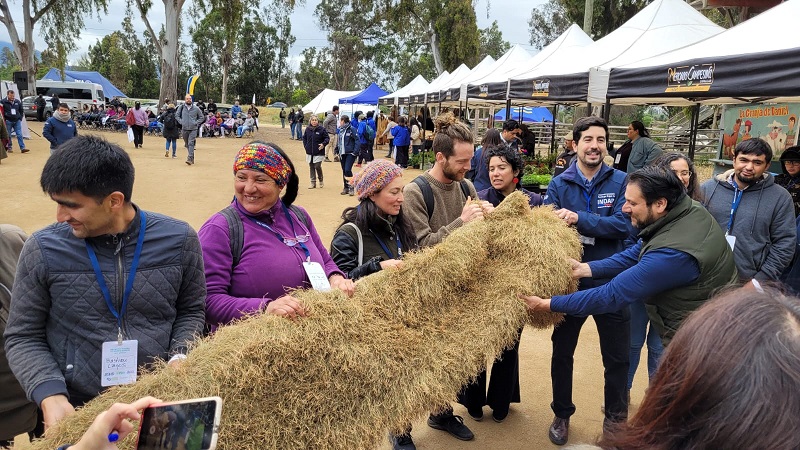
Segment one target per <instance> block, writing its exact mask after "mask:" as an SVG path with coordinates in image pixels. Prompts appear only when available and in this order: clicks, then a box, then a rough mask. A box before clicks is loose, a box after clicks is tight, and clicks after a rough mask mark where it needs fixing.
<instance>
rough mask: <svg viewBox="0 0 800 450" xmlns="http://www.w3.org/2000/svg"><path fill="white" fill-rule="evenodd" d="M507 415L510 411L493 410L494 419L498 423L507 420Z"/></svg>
mask: <svg viewBox="0 0 800 450" xmlns="http://www.w3.org/2000/svg"><path fill="white" fill-rule="evenodd" d="M506 417H508V411H506V412H505V413H503V412H499V411H496V410H495V411H492V420H494V421H495V422H497V423H503V421H504V420H506Z"/></svg>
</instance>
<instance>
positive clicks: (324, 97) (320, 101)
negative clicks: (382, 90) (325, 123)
mask: <svg viewBox="0 0 800 450" xmlns="http://www.w3.org/2000/svg"><path fill="white" fill-rule="evenodd" d="M359 92H361V91H334V90H333V89H323V91H322V92H320V93H319V95H317V96H316V97H314V99H313V100H311V101H310V102H308V104H307V105H305V106H303V112H308V113H312V114H326V113H328V112H330V111H331V110H332V109H333V107H334V105H338V104H339V99H340V98H344V97H349V96H351V95H355V94H358V93H359ZM340 108H344V107H340ZM347 108H348V110H350V113H351V114H352V112H353V111H372V110H374V109H375V105H347Z"/></svg>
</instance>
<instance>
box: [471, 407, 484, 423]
mask: <svg viewBox="0 0 800 450" xmlns="http://www.w3.org/2000/svg"><path fill="white" fill-rule="evenodd" d="M467 413H469V416H470V417H472V420H474V421H476V422H480V421H481V420H483V408H481V407H469V408H467Z"/></svg>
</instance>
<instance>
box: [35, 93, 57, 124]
mask: <svg viewBox="0 0 800 450" xmlns="http://www.w3.org/2000/svg"><path fill="white" fill-rule="evenodd" d="M33 104H34V105H36V120H38V121H39V122H44V110H45V109H47V100H45V99H44V96H43V95H42V94H39V96H38V97H36V100H34V101H33ZM53 112H55V110H54V111H53Z"/></svg>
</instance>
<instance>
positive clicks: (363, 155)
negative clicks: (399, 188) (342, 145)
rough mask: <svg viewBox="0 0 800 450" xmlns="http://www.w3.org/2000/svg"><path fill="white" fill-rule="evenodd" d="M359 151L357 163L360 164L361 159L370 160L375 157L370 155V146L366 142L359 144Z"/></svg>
mask: <svg viewBox="0 0 800 450" xmlns="http://www.w3.org/2000/svg"><path fill="white" fill-rule="evenodd" d="M359 145H360V147H359V153H358V163H359V164H361V162H362V161H366V162H370V161H372V160H373V159H375V157H373V156H372V148H371V147H370V144H369V143H366V144H359Z"/></svg>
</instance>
